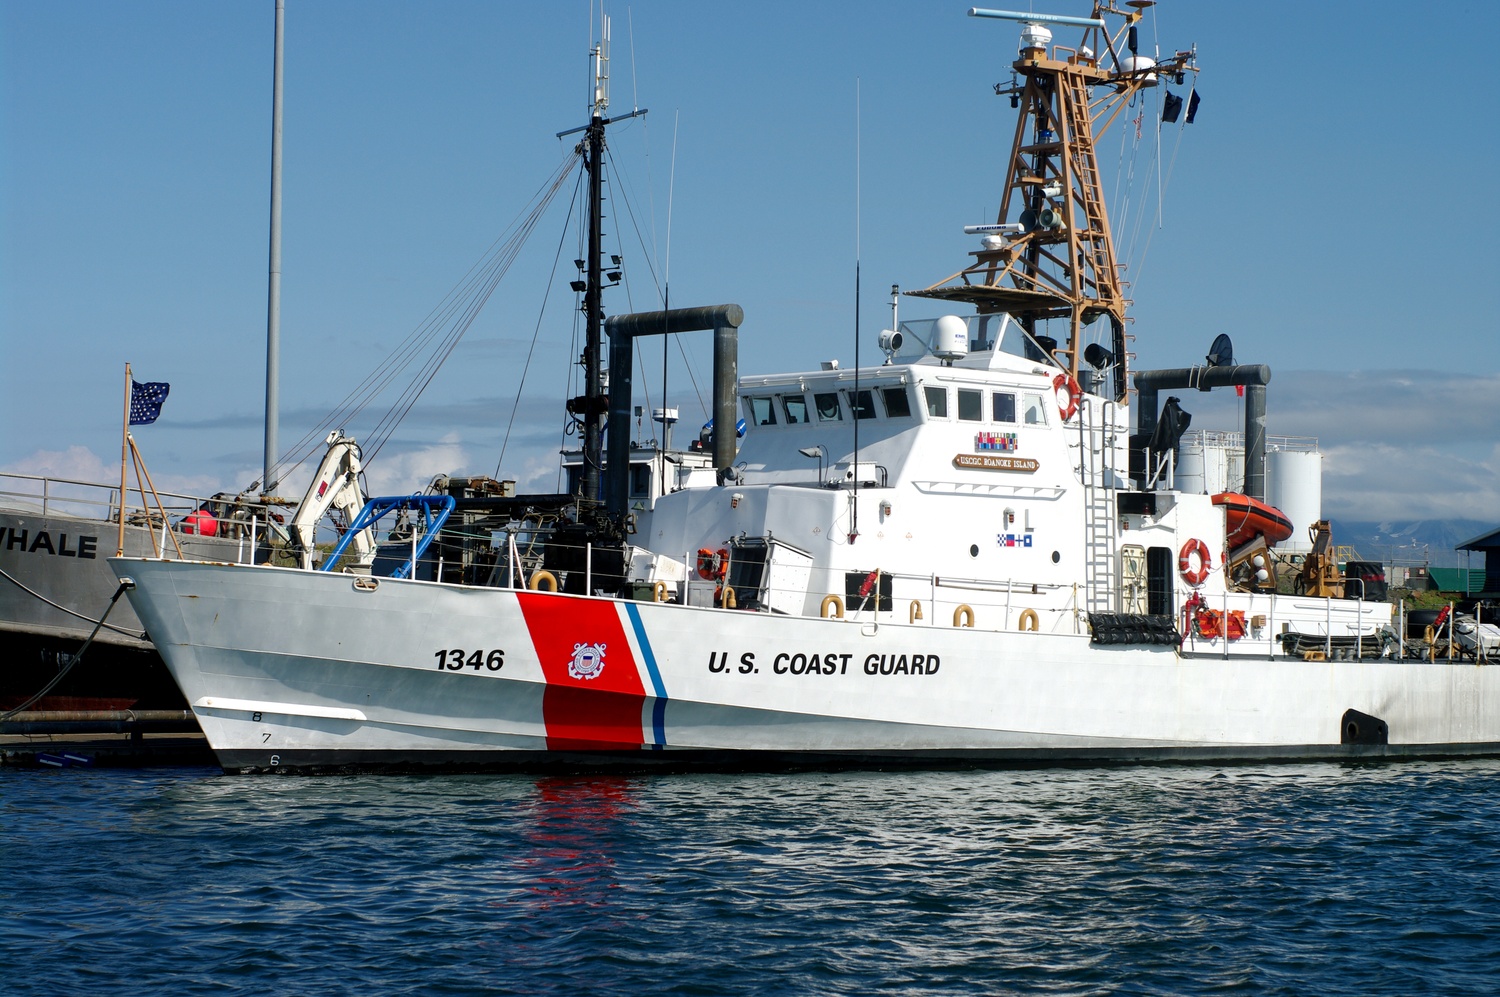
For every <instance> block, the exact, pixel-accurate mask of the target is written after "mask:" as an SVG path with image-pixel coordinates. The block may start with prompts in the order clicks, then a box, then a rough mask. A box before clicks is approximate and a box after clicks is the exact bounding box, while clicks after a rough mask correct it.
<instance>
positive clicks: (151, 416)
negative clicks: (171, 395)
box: [130, 378, 172, 426]
mask: <svg viewBox="0 0 1500 997" xmlns="http://www.w3.org/2000/svg"><path fill="white" fill-rule="evenodd" d="M170 390H172V386H171V385H170V384H168V383H167V382H166V381H147V382H146V383H145V384H137V383H136V382H135V380H134V379H133V378H132V379H131V381H130V424H131V425H132V426H149V425H151V423H153V422H155V421H156V417H157V416H159V415H161V405H162V402H164V401H166V400H167V392H168V391H170Z"/></svg>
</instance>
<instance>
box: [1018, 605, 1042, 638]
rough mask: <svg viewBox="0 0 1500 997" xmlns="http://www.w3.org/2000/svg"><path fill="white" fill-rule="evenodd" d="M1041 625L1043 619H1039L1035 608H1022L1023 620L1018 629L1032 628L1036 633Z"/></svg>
mask: <svg viewBox="0 0 1500 997" xmlns="http://www.w3.org/2000/svg"><path fill="white" fill-rule="evenodd" d="M1027 624H1030V625H1029V626H1028V625H1027ZM1040 626H1041V620H1040V619H1038V617H1037V615H1036V610H1034V609H1023V610H1021V622H1020V624H1019V625H1018V626H1017V628H1016V629H1018V630H1030V631H1031V632H1032V633H1036V631H1037V629H1038V628H1039V627H1040Z"/></svg>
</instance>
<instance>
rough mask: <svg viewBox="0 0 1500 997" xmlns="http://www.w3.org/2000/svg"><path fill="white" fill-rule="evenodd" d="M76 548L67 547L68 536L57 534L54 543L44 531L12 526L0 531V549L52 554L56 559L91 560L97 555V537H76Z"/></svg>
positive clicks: (50, 535)
mask: <svg viewBox="0 0 1500 997" xmlns="http://www.w3.org/2000/svg"><path fill="white" fill-rule="evenodd" d="M77 543H78V547H77V549H74V548H72V547H69V546H68V535H67V534H66V533H59V534H58V535H57V540H56V542H55V543H54V542H53V539H52V534H51V533H49V532H47V531H46V530H37V531H36V532H35V533H32V532H31V531H30V530H18V529H16V528H15V527H14V526H11V527H6V528H3V529H0V549H4V550H8V551H9V550H19V551H20V552H21V553H23V554H52V555H54V556H56V557H82V558H85V559H87V560H93V559H94V558H95V557H97V556H98V555H97V554H96V553H95V551H96V550H97V549H98V547H99V538H98V537H78V538H77Z"/></svg>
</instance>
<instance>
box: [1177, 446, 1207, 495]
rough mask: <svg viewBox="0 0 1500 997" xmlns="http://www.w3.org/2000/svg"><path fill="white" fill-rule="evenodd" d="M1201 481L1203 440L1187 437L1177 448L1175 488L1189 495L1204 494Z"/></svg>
mask: <svg viewBox="0 0 1500 997" xmlns="http://www.w3.org/2000/svg"><path fill="white" fill-rule="evenodd" d="M1204 487H1205V486H1204V482H1203V440H1202V439H1201V438H1200V439H1196V440H1193V439H1187V440H1183V441H1182V445H1181V446H1180V447H1178V449H1177V490H1178V491H1180V492H1186V493H1188V494H1191V495H1205V494H1207V493H1206V492H1204V490H1203V489H1204Z"/></svg>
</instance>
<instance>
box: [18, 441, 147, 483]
mask: <svg viewBox="0 0 1500 997" xmlns="http://www.w3.org/2000/svg"><path fill="white" fill-rule="evenodd" d="M0 471H4V472H5V473H8V474H36V475H41V476H44V477H49V478H70V479H72V480H75V481H88V482H95V481H108V480H110V477H111V475H113V476H114V479H115V480H119V477H120V465H119V464H118V463H114V464H106V463H105V462H104V461H102V460H100V459H99V457H98V455H97V454H95V453H94V452H93V451H92V450H90V449H89V448H88V447H82V446H71V447H68V449H66V450H38V451H36V452H35V453H32V454H30V455H29V456H26V457H22V458H21V459H20V460H18V461H15V462H13V463H10V464H6V465H5V466H4V467H0Z"/></svg>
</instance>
